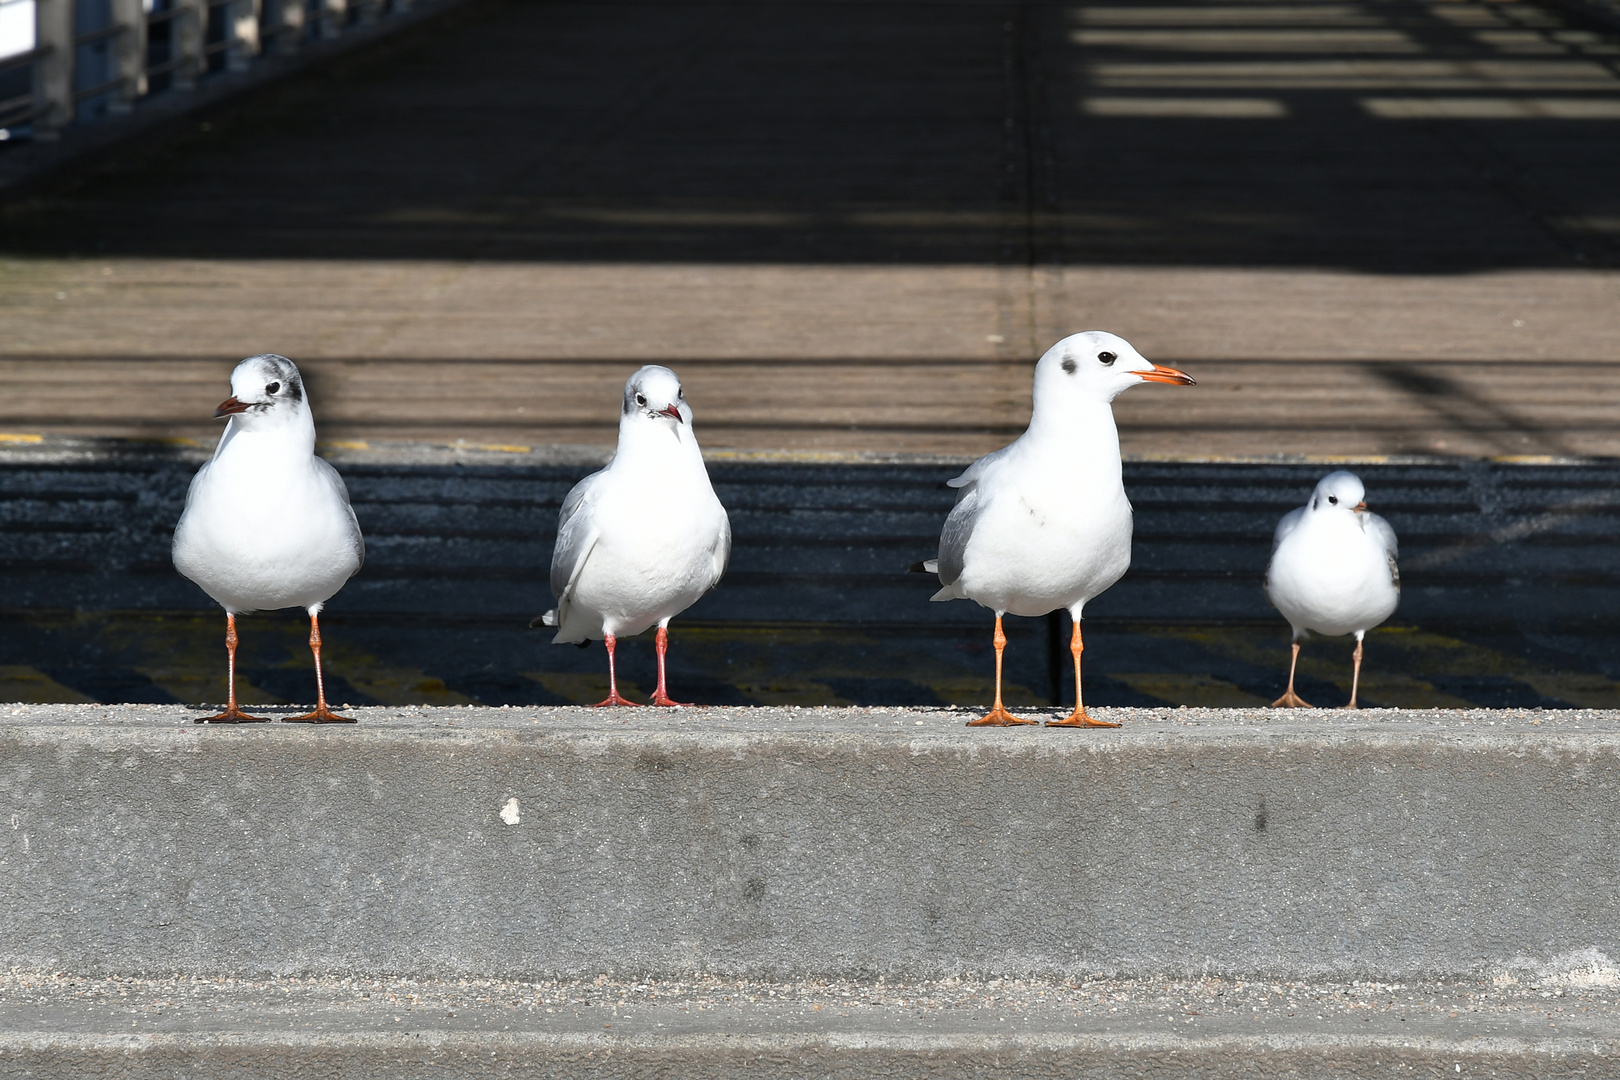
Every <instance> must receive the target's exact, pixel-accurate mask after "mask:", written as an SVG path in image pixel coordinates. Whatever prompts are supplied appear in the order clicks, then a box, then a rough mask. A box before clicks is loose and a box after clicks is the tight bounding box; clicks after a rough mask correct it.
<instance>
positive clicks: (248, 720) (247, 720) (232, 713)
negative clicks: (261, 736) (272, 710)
mask: <svg viewBox="0 0 1620 1080" xmlns="http://www.w3.org/2000/svg"><path fill="white" fill-rule="evenodd" d="M191 722H192V723H193V724H268V723H269V722H270V721H269V719H268V718H266V717H263V716H249V715H248V714H247V713H245V712H243V711H242V710H241V709H238V708H235V707H234V706H233V707H231V708H229V709H226V710H225V711H224V712H222V713H220V714H219V715H218V716H199V717H197V718H195V719H194V720H192V721H191Z"/></svg>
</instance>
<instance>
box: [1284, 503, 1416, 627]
mask: <svg viewBox="0 0 1620 1080" xmlns="http://www.w3.org/2000/svg"><path fill="white" fill-rule="evenodd" d="M1364 495H1365V489H1364V488H1363V486H1362V483H1361V480H1360V479H1358V478H1357V477H1356V476H1355V475H1354V474H1353V473H1349V472H1343V471H1340V472H1334V473H1329V474H1328V475H1327V476H1325V477H1323V478H1322V480H1321V481H1320V482H1319V483H1318V484H1317V485H1316V490H1315V491H1314V492H1312V494H1311V499H1310V501H1309V502H1308V503H1306V504H1305V505H1304V506H1301V507H1299V508H1298V509H1296V510H1292V511H1290V512H1289V513H1288V514H1287V515H1285V516H1284V517H1283V519H1282V520H1281V521H1280V522H1278V524H1277V532H1276V536H1275V538H1274V540H1273V544H1272V553H1271V564H1270V565H1269V566H1268V567H1267V568H1266V584H1265V589H1266V597H1267V599H1269V600H1270V601H1271V603H1272V606H1274V607H1275V608H1276V609H1277V610H1278V611H1280V612H1282V615H1283V618H1285V619H1287V620H1288V622H1289V624H1290V625H1291V626H1292V627H1293V629H1294V637H1295V639H1296V640H1297V639H1298V638H1300V637H1303V636H1304V634H1305V632H1306V631H1308V630H1309V631H1315V632H1316V633H1319V634H1327V635H1330V636H1332V635H1339V634H1355V635H1356V637H1357V639H1358V640H1359V639H1360V638H1361V637H1362V636H1363V635H1364V634H1366V632H1367V631H1368V630H1370V629H1372V628H1373V627H1375V626H1377V625H1379V624H1380V623H1382V622H1383V621H1384V620H1385V619H1388V618H1389V617H1390V616H1391V615H1393V614H1394V613H1395V608H1396V606H1397V605H1399V603H1400V599H1401V576H1400V571H1399V569H1398V567H1397V565H1396V556H1397V555H1398V554H1399V552H1398V549H1397V543H1396V539H1395V530H1394V529H1392V528H1391V527H1390V525H1389V522H1387V521H1385V520H1384V519H1383V518H1381V517H1379V516H1378V515H1377V514H1375V513H1373V512H1371V511H1370V510H1368V509H1367V508H1366V504H1365V502H1364V501H1363V497H1364Z"/></svg>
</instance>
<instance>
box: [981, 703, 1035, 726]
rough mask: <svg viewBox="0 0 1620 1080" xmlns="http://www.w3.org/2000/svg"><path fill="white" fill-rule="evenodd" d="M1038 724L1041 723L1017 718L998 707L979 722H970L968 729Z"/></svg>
mask: <svg viewBox="0 0 1620 1080" xmlns="http://www.w3.org/2000/svg"><path fill="white" fill-rule="evenodd" d="M1036 723H1039V721H1036V720H1023V719H1020V718H1019V717H1016V716H1014V715H1013V714H1012V713H1010V712H1008V711H1007V710H1006V709H1004V708H1002V707H1001V706H1000V705H997V706H996V707H995V708H993V709H991V710H990V711H989V712H988V713H986V714H985V715H984V716H982V717H980V718H979V719H977V720H969V721H968V722H967V726H968V727H1017V726H1019V725H1020V724H1031V725H1033V724H1036Z"/></svg>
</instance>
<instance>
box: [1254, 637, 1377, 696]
mask: <svg viewBox="0 0 1620 1080" xmlns="http://www.w3.org/2000/svg"><path fill="white" fill-rule="evenodd" d="M1360 653H1361V643H1360V642H1359V641H1358V642H1356V654H1357V655H1356V660H1357V667H1356V670H1357V671H1360V670H1361V667H1360V660H1361V656H1360ZM1298 666H1299V642H1298V641H1295V642H1294V658H1293V659H1292V660H1290V661H1288V689H1287V690H1285V691H1283V696H1282V697H1280V698H1278V699H1277V700H1276V701H1273V702H1272V703H1271V707H1272V708H1273V709H1309V708H1313V707H1314V706H1312V705H1311V703H1310V702H1308V701H1306V700H1305V699H1304V698H1302V697H1300V696H1299V695H1298V694H1296V693H1294V669H1295V668H1297V667H1298ZM1350 700H1351V701H1355V700H1356V695H1355V691H1353V690H1352V691H1351V693H1350Z"/></svg>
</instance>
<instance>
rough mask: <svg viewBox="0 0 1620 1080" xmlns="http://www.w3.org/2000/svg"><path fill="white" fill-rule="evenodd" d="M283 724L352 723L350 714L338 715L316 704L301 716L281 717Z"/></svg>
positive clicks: (353, 721)
mask: <svg viewBox="0 0 1620 1080" xmlns="http://www.w3.org/2000/svg"><path fill="white" fill-rule="evenodd" d="M281 722H282V723H283V724H353V723H355V719H354V717H352V716H339V715H338V714H337V713H335V712H333V711H332V710H331V709H328V708H327V707H326V706H325V705H321V706H318V707H317V708H316V709H315V711H314V712H307V713H305V714H304V715H303V716H285V717H282V720H281Z"/></svg>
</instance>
